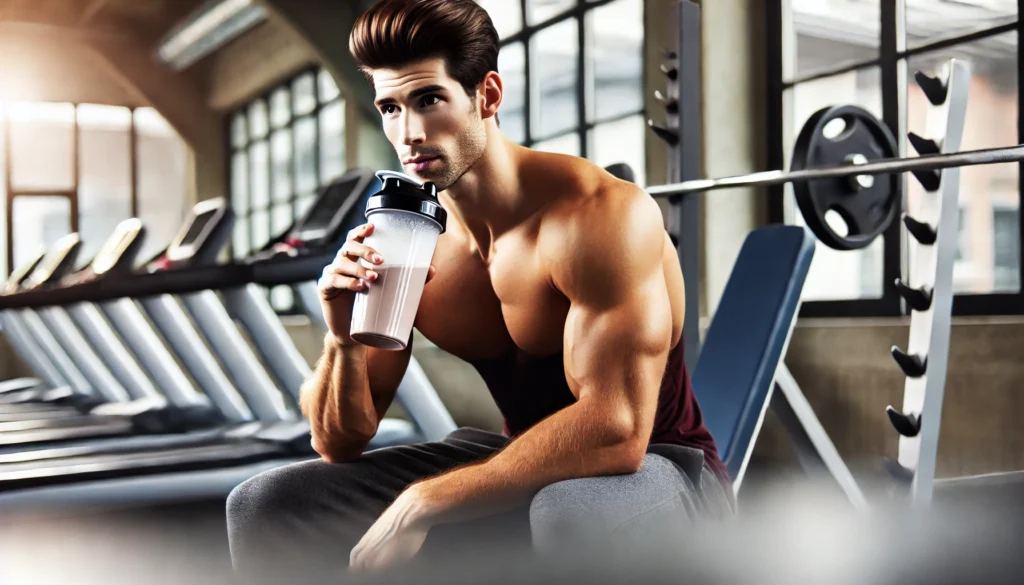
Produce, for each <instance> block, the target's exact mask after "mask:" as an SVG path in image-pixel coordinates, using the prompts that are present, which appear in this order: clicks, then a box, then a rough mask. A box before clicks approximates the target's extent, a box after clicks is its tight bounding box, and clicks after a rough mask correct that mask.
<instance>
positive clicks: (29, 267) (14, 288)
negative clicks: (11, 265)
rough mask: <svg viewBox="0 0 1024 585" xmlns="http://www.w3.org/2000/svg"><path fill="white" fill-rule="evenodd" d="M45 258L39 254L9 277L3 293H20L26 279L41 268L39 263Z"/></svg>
mask: <svg viewBox="0 0 1024 585" xmlns="http://www.w3.org/2000/svg"><path fill="white" fill-rule="evenodd" d="M45 256H46V254H39V255H38V256H36V257H35V258H33V259H32V260H31V261H29V262H26V263H25V264H23V265H21V266H19V267H18V268H17V269H16V270H14V271H13V272H11V275H10V276H8V277H7V281H6V282H4V291H3V293H4V294H5V295H6V294H12V293H16V292H18V289H20V288H21V285H22V283H24V281H25V279H27V278H28V275H29V274H32V271H33V270H35V269H36V266H39V263H40V262H42V261H43V258H44V257H45Z"/></svg>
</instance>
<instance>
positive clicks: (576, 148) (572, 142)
mask: <svg viewBox="0 0 1024 585" xmlns="http://www.w3.org/2000/svg"><path fill="white" fill-rule="evenodd" d="M533 149H534V150H543V151H545V152H560V153H562V154H571V155H573V156H579V154H580V135H579V134H577V133H575V132H573V133H571V134H565V135H563V136H559V137H557V138H552V139H550V140H545V141H543V142H538V143H536V144H534V145H533Z"/></svg>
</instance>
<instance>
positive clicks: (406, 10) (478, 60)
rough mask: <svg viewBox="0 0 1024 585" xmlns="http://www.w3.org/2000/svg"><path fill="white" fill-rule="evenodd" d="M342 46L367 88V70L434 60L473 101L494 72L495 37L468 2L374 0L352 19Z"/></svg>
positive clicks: (483, 16) (488, 23) (484, 16)
mask: <svg viewBox="0 0 1024 585" xmlns="http://www.w3.org/2000/svg"><path fill="white" fill-rule="evenodd" d="M348 46H349V51H351V53H352V56H353V57H354V58H355V60H356V63H357V64H358V65H359V68H360V70H362V71H363V74H365V75H366V77H367V79H368V80H369V81H370V84H371V85H372V84H373V79H372V77H371V75H370V72H371V70H373V69H380V68H385V67H388V68H390V67H400V66H402V65H405V64H407V63H411V62H413V61H419V60H421V59H430V58H436V57H440V58H442V59H444V62H445V69H446V70H447V71H448V75H450V76H451V77H452V79H454V80H456V81H458V82H459V84H460V85H462V87H463V88H464V89H465V90H466V93H467V94H469V95H473V93H474V92H475V91H476V88H477V87H478V86H479V85H480V82H482V81H483V79H484V76H485V75H487V73H488V72H490V71H497V70H498V32H497V31H496V30H495V28H494V24H493V23H492V22H491V17H490V16H488V14H487V11H485V10H484V9H483V8H481V7H480V6H479V5H478V4H477V3H476V2H475V1H474V0H379V1H378V2H377V3H376V4H374V5H373V6H372V7H371V8H370V9H369V10H367V11H366V12H364V13H363V14H361V15H360V16H359V18H358V19H356V23H355V25H354V26H353V27H352V34H351V36H349V41H348Z"/></svg>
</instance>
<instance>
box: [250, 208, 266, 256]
mask: <svg viewBox="0 0 1024 585" xmlns="http://www.w3.org/2000/svg"><path fill="white" fill-rule="evenodd" d="M250 217H251V219H250V222H249V230H250V233H251V234H252V249H253V250H259V249H261V248H263V246H265V245H267V242H269V241H270V212H268V211H266V210H260V211H254V212H252V215H251V216H250Z"/></svg>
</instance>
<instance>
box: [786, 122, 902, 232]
mask: <svg viewBox="0 0 1024 585" xmlns="http://www.w3.org/2000/svg"><path fill="white" fill-rule="evenodd" d="M836 119H841V120H842V121H843V123H844V125H845V127H844V128H843V130H842V131H841V132H839V133H838V134H837V135H836V136H833V137H829V136H826V135H825V128H826V126H828V125H829V123H830V122H832V121H833V120H836ZM855 154H860V155H863V156H864V158H865V159H867V160H868V161H872V160H878V159H882V158H894V157H896V156H898V147H897V144H896V139H895V138H894V137H893V135H892V133H891V132H889V129H888V127H886V126H885V124H883V123H882V122H880V121H879V120H878V119H877V118H875V116H874V115H872V114H871V112H868V111H867V110H865V109H864V108H861V107H859V106H833V107H827V108H822V109H820V110H818V111H817V112H815V113H814V115H812V116H811V117H810V118H809V119H808V120H807V122H806V123H805V124H804V126H803V128H802V129H801V130H800V135H799V137H797V140H796V145H795V147H794V148H793V162H792V165H791V168H792V169H793V170H805V169H815V168H819V167H828V166H837V165H844V164H849V163H848V159H849V157H851V156H852V155H855ZM850 168H851V173H850V175H851V176H849V177H830V178H824V179H815V180H812V181H798V182H795V183H793V193H794V195H795V196H796V203H797V206H798V207H799V208H800V213H801V214H802V215H803V217H804V221H805V222H807V227H808V228H810V229H811V231H812V232H814V235H816V236H817V237H818V239H820V240H821V241H822V242H824V243H825V245H827V246H829V247H830V248H835V249H836V250H856V249H860V248H865V247H867V246H868V245H869V244H870V243H871V242H872V241H873V240H874V239H875V238H877V237H878V236H879V235H881V234H882V232H884V231H885V230H886V229H887V228H888V227H889V226H890V225H892V222H893V221H894V220H895V219H896V216H897V215H898V214H899V212H900V208H901V206H902V203H903V197H902V189H901V185H902V182H901V180H900V175H899V174H892V175H876V176H875V177H874V184H873V185H871V186H870V187H855V186H854V179H853V176H854V175H856V173H855V172H853V169H854V168H855V167H853V166H851V167H850ZM829 211H835V212H836V213H838V214H839V216H840V217H842V219H843V221H844V222H845V223H846V225H847V229H848V231H847V234H846V235H842V234H840V233H838V232H836V231H835V230H834V229H832V226H830V225H829V224H828V222H827V221H825V214H826V213H827V212H829Z"/></svg>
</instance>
